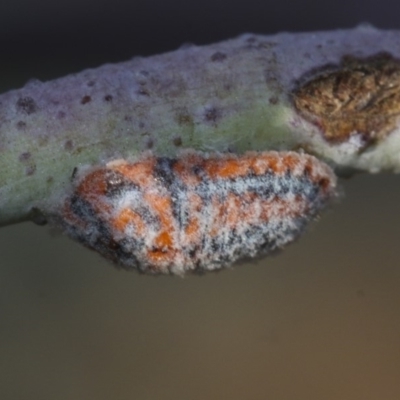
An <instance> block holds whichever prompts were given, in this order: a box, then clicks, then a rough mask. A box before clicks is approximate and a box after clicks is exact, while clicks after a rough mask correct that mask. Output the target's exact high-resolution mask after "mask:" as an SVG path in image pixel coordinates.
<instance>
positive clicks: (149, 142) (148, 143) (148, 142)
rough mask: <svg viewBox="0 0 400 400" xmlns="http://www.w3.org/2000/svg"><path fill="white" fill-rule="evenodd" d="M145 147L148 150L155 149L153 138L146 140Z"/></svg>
mask: <svg viewBox="0 0 400 400" xmlns="http://www.w3.org/2000/svg"><path fill="white" fill-rule="evenodd" d="M144 146H145V148H146V149H152V148H153V147H154V140H153V139H152V138H151V137H148V138H146V140H145V142H144Z"/></svg>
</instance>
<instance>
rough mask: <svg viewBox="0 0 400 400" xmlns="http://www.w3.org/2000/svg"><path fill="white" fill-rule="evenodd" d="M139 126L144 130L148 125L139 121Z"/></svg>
mask: <svg viewBox="0 0 400 400" xmlns="http://www.w3.org/2000/svg"><path fill="white" fill-rule="evenodd" d="M138 126H139V129H143V128H144V127H145V126H146V124H145V123H144V122H143V121H139V124H138Z"/></svg>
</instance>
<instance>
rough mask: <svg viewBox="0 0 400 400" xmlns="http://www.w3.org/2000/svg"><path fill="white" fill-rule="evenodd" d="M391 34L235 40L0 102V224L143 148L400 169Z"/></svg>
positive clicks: (396, 37) (395, 53) (105, 69)
mask: <svg viewBox="0 0 400 400" xmlns="http://www.w3.org/2000/svg"><path fill="white" fill-rule="evenodd" d="M399 56H400V32H399V31H380V30H377V29H375V28H372V27H370V26H360V27H357V28H356V29H352V30H337V31H331V32H317V33H296V34H288V33H281V34H278V35H273V36H260V35H253V34H245V35H242V36H240V37H238V38H236V39H233V40H228V41H225V42H221V43H217V44H212V45H208V46H201V47H197V46H190V47H187V46H186V47H183V48H181V49H179V50H176V51H173V52H170V53H166V54H162V55H157V56H152V57H148V58H134V59H132V60H130V61H127V62H123V63H120V64H114V65H105V66H102V67H100V68H97V69H91V70H86V71H83V72H81V73H78V74H74V75H70V76H67V77H65V78H61V79H57V80H54V81H50V82H45V83H42V82H39V81H31V82H29V83H28V84H27V85H26V86H25V87H23V88H22V89H18V90H13V91H10V92H8V93H5V94H2V95H1V96H0V224H2V225H6V224H10V223H13V222H17V221H21V220H25V219H29V218H37V213H38V212H39V213H40V214H43V215H46V214H47V213H48V210H49V209H51V208H52V207H53V206H54V204H55V203H56V202H58V201H59V199H60V198H62V197H63V196H65V193H66V192H67V191H68V190H70V188H71V177H72V175H73V173H74V171H75V170H76V168H79V167H81V166H85V165H98V164H104V163H105V162H108V161H110V160H113V159H118V158H124V159H134V158H135V157H137V156H138V155H140V154H141V153H143V152H146V151H149V150H151V152H152V154H154V155H156V156H162V155H165V156H175V155H176V154H177V152H178V151H179V150H180V149H194V150H200V151H205V152H209V153H212V152H223V153H225V152H233V153H238V154H240V153H243V152H245V151H248V150H270V149H272V150H279V151H281V150H296V151H299V150H300V151H304V152H306V153H310V154H312V155H315V156H316V157H318V158H319V159H320V160H323V161H325V162H327V163H328V164H329V165H330V166H332V167H333V168H334V169H335V170H336V172H338V173H341V172H347V171H355V170H360V171H366V172H378V171H382V170H390V171H398V170H400V155H399V154H400V152H399V146H400V130H399V125H398V117H399V114H400V64H399V62H398V61H397V57H399Z"/></svg>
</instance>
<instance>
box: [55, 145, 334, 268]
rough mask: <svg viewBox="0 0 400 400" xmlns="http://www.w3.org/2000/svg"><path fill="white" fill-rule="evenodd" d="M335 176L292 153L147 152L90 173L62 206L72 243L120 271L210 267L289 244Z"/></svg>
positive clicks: (321, 202) (330, 189) (329, 193)
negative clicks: (174, 154)
mask: <svg viewBox="0 0 400 400" xmlns="http://www.w3.org/2000/svg"><path fill="white" fill-rule="evenodd" d="M335 187H336V178H335V176H334V174H333V172H332V171H331V169H330V168H329V167H328V166H327V165H326V164H324V163H322V162H321V161H319V160H317V159H316V158H315V157H313V156H310V155H306V154H300V153H295V152H273V151H271V152H259V153H258V152H248V153H246V154H244V155H233V154H217V153H212V154H205V153H199V152H184V153H182V154H181V155H180V156H178V157H177V158H174V159H172V158H165V157H155V156H152V155H147V156H145V157H144V158H142V159H140V160H138V161H136V162H127V161H123V160H120V161H117V162H115V161H114V162H111V163H108V164H107V165H106V166H104V167H99V168H97V169H93V170H91V171H90V172H89V173H87V174H86V175H85V176H83V177H82V178H80V179H79V181H78V182H77V183H76V185H75V188H74V192H73V194H72V195H70V196H69V197H68V198H67V200H66V202H65V205H64V207H63V211H62V216H61V219H62V225H63V227H64V228H65V230H66V232H67V233H68V235H69V236H71V237H72V238H74V239H77V240H78V241H80V242H82V243H83V244H85V245H86V246H88V247H90V248H92V249H94V250H96V251H97V252H99V253H100V254H101V255H103V256H104V257H106V258H108V259H111V260H112V261H113V262H115V263H116V264H118V265H120V266H122V267H124V268H136V269H138V270H139V271H141V272H146V273H174V274H183V273H184V272H185V271H204V270H216V269H220V268H222V267H225V266H228V265H230V264H231V263H232V262H234V261H236V260H238V259H241V258H244V257H255V256H257V255H261V254H268V253H271V252H273V251H275V250H277V249H281V248H282V247H283V246H284V245H286V244H287V243H289V242H292V241H293V240H294V239H296V238H297V237H298V236H299V235H300V234H301V233H302V231H303V229H304V227H305V225H306V224H307V223H308V222H309V221H310V220H312V219H313V217H315V216H316V214H317V213H318V212H319V211H320V210H321V209H322V208H323V206H325V205H326V203H327V202H328V201H329V199H330V198H332V197H333V196H334V194H335Z"/></svg>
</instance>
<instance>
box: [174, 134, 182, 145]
mask: <svg viewBox="0 0 400 400" xmlns="http://www.w3.org/2000/svg"><path fill="white" fill-rule="evenodd" d="M172 142H173V143H174V145H175V146H176V147H179V146H182V138H181V137H180V136H178V137H176V138H174V139H173V140H172Z"/></svg>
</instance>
